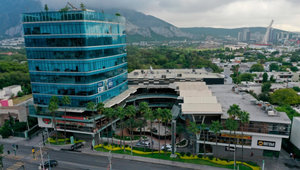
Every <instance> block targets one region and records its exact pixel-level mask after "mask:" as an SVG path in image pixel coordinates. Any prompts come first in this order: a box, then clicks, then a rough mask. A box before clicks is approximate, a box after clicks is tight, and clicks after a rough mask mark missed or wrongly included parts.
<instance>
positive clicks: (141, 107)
mask: <svg viewBox="0 0 300 170" xmlns="http://www.w3.org/2000/svg"><path fill="white" fill-rule="evenodd" d="M148 110H149V105H148V103H147V102H141V103H140V104H139V112H140V113H141V115H142V116H144V121H145V124H146V125H145V126H144V136H146V126H147V119H146V116H145V113H146V112H147V111H148ZM151 145H152V143H151ZM145 151H146V146H145V147H144V152H145Z"/></svg>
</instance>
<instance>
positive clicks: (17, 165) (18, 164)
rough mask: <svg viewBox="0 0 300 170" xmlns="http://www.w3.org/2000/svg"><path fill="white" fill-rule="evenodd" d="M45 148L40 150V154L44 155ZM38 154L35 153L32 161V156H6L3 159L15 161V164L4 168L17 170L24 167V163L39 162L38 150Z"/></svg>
mask: <svg viewBox="0 0 300 170" xmlns="http://www.w3.org/2000/svg"><path fill="white" fill-rule="evenodd" d="M46 150H48V149H47V148H42V152H43V153H44V152H45V151H46ZM37 151H38V152H35V159H33V154H32V153H31V154H29V155H22V154H17V156H15V155H14V154H10V155H7V156H6V157H5V158H8V159H14V160H17V162H16V163H15V164H13V165H11V166H10V167H8V168H6V170H19V169H21V167H22V165H25V164H26V163H25V162H41V153H40V150H37Z"/></svg>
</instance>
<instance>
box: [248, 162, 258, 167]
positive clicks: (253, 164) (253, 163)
mask: <svg viewBox="0 0 300 170" xmlns="http://www.w3.org/2000/svg"><path fill="white" fill-rule="evenodd" d="M245 163H247V164H249V165H251V166H259V165H258V164H257V163H256V162H252V161H245Z"/></svg>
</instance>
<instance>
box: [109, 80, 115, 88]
mask: <svg viewBox="0 0 300 170" xmlns="http://www.w3.org/2000/svg"><path fill="white" fill-rule="evenodd" d="M113 87H114V81H113V79H108V89H111V88H113Z"/></svg>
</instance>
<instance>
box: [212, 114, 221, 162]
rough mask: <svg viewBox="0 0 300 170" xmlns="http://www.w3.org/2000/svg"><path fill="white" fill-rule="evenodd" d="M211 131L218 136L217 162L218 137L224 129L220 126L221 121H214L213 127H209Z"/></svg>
mask: <svg viewBox="0 0 300 170" xmlns="http://www.w3.org/2000/svg"><path fill="white" fill-rule="evenodd" d="M209 129H210V130H212V131H213V132H214V134H215V135H216V156H215V157H216V160H217V156H218V154H217V153H218V150H217V148H218V135H219V133H220V132H221V130H222V129H223V126H222V125H221V124H220V122H219V120H217V121H212V125H210V127H209Z"/></svg>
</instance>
